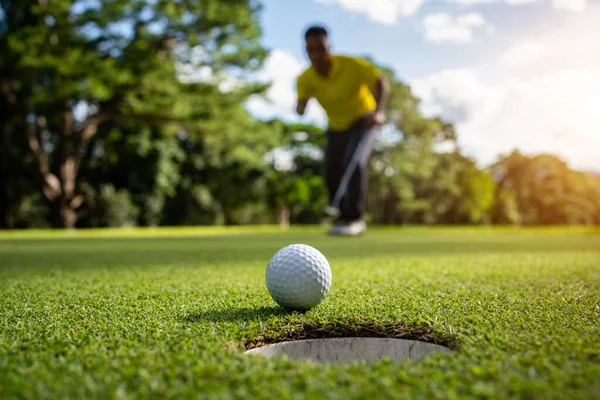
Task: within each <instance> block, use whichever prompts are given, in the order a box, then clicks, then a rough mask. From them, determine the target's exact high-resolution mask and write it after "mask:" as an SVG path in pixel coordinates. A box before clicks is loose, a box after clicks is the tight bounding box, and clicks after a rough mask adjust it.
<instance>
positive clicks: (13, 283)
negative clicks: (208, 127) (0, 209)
mask: <svg viewBox="0 0 600 400" xmlns="http://www.w3.org/2000/svg"><path fill="white" fill-rule="evenodd" d="M599 233H600V232H598V231H594V230H588V229H560V228H552V229H535V230H515V229H478V228H476V229H473V228H469V229H449V228H435V229H426V228H410V229H380V230H372V231H371V232H369V233H368V234H367V235H366V236H364V237H362V238H354V239H346V238H329V237H326V236H324V235H323V234H322V232H321V231H320V230H319V229H317V228H303V229H293V230H291V231H289V232H283V233H282V232H279V231H278V230H277V229H275V228H271V227H261V228H240V229H235V230H234V229H231V230H228V229H214V230H211V229H198V230H195V229H187V230H174V229H171V230H160V229H159V230H133V231H118V232H112V231H91V232H82V233H75V234H70V233H48V232H16V233H2V234H0V398H2V399H9V398H27V399H41V398H60V399H67V398H85V399H89V398H119V399H126V398H128V399H137V398H150V397H151V398H165V397H166V396H168V397H171V398H183V397H190V398H211V399H213V398H217V399H230V398H243V399H249V398H269V399H280V398H311V399H317V398H332V399H347V398H361V399H375V398H377V399H385V398H411V399H414V398H421V399H431V398H502V399H506V398H510V399H567V398H569V399H572V398H582V399H593V398H599V397H600V380H599V379H598V377H599V376H600V344H599V343H600V327H599V321H600V234H599ZM291 243H306V244H310V245H313V246H315V247H317V248H318V249H319V250H321V251H322V252H323V253H324V254H325V256H326V257H327V258H328V259H329V261H330V263H331V267H332V271H333V285H332V289H331V291H330V294H329V296H328V297H327V299H326V300H325V301H324V302H323V303H322V304H321V305H319V306H318V307H316V308H315V309H313V310H310V311H308V312H306V313H304V314H299V313H289V312H286V311H284V310H282V309H280V308H279V307H277V306H276V305H275V304H274V303H273V301H272V300H271V299H270V297H269V295H268V292H267V291H266V288H265V284H264V271H265V268H266V264H267V262H268V260H269V258H270V257H271V256H272V255H273V254H274V253H275V252H276V251H277V250H278V249H279V248H281V247H282V246H285V245H287V244H291ZM340 335H378V336H394V337H405V338H419V339H422V340H428V341H433V342H438V343H443V344H446V345H448V346H451V347H452V348H453V349H454V350H455V352H454V354H444V355H441V354H440V355H436V356H434V357H430V358H427V359H423V360H421V361H417V362H409V361H407V362H403V363H394V362H390V361H387V360H382V361H379V362H375V363H368V364H367V363H358V364H354V365H317V364H310V363H308V362H299V361H291V360H286V359H283V358H279V359H263V358H260V357H248V356H244V355H243V354H242V353H243V350H244V349H245V347H246V346H255V345H258V344H260V343H264V342H272V341H277V340H290V339H295V338H301V337H323V336H340Z"/></svg>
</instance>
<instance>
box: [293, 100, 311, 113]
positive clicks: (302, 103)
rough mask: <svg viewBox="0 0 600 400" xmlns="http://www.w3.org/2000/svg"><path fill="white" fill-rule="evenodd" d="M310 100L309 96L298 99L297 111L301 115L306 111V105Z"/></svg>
mask: <svg viewBox="0 0 600 400" xmlns="http://www.w3.org/2000/svg"><path fill="white" fill-rule="evenodd" d="M309 100H310V98H309V97H302V98H300V99H298V104H297V105H296V112H297V113H298V114H299V115H304V111H306V105H307V104H308V101H309Z"/></svg>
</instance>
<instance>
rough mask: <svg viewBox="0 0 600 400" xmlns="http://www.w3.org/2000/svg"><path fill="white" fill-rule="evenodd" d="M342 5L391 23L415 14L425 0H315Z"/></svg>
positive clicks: (383, 22)
mask: <svg viewBox="0 0 600 400" xmlns="http://www.w3.org/2000/svg"><path fill="white" fill-rule="evenodd" d="M314 1H315V2H317V3H323V4H328V5H336V6H340V7H342V8H344V9H346V10H348V11H350V12H352V13H357V14H364V15H366V16H367V17H368V18H369V19H370V20H372V21H374V22H378V23H380V24H386V25H391V24H394V23H395V22H397V21H398V20H399V19H400V18H402V17H406V16H411V15H413V14H415V13H416V12H417V11H418V10H419V8H420V7H421V6H422V5H423V3H424V2H425V0H368V1H366V0H314Z"/></svg>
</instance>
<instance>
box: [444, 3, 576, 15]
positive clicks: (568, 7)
mask: <svg viewBox="0 0 600 400" xmlns="http://www.w3.org/2000/svg"><path fill="white" fill-rule="evenodd" d="M446 1H447V2H449V3H455V4H460V5H463V6H474V5H477V4H491V3H501V2H503V3H506V4H508V5H511V6H519V5H523V4H533V3H539V2H540V1H547V2H548V3H550V2H552V6H553V7H554V8H555V9H557V10H564V11H573V12H581V11H584V10H585V9H586V8H587V6H588V0H446Z"/></svg>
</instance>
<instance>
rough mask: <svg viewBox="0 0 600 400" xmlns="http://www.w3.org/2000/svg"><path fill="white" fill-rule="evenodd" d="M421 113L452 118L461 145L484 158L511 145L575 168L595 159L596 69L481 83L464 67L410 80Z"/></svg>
mask: <svg viewBox="0 0 600 400" xmlns="http://www.w3.org/2000/svg"><path fill="white" fill-rule="evenodd" d="M412 86H413V89H414V91H415V94H416V95H417V96H419V97H421V98H422V100H423V103H424V104H423V107H422V110H423V113H424V114H426V115H430V116H433V115H443V116H444V117H445V118H447V119H448V120H450V121H452V122H454V123H455V125H456V128H457V132H458V135H459V142H460V144H461V146H462V147H463V149H464V150H465V151H466V152H467V153H468V154H470V155H471V156H473V157H475V158H476V159H478V160H479V161H480V162H482V163H484V164H488V163H491V162H493V161H494V160H495V158H496V157H497V156H498V155H499V154H502V153H507V152H510V151H512V150H513V149H515V148H518V149H520V150H521V151H523V152H525V153H530V154H534V153H539V152H548V153H553V154H557V155H559V156H561V157H563V158H564V159H566V160H567V161H568V162H570V163H571V165H572V166H573V167H575V168H581V169H597V168H598V160H599V159H600V134H598V132H600V113H597V112H596V110H595V109H596V106H595V105H597V104H600V69H587V70H581V69H580V70H563V71H554V72H549V73H547V74H545V75H542V76H538V77H533V78H530V79H512V80H506V81H504V82H498V83H494V84H487V83H484V82H483V81H482V80H481V79H480V78H479V77H478V76H477V73H476V72H475V71H473V70H470V69H461V70H448V71H443V72H441V73H438V74H435V75H432V76H429V77H426V78H424V79H421V80H418V81H415V82H413V83H412Z"/></svg>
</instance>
